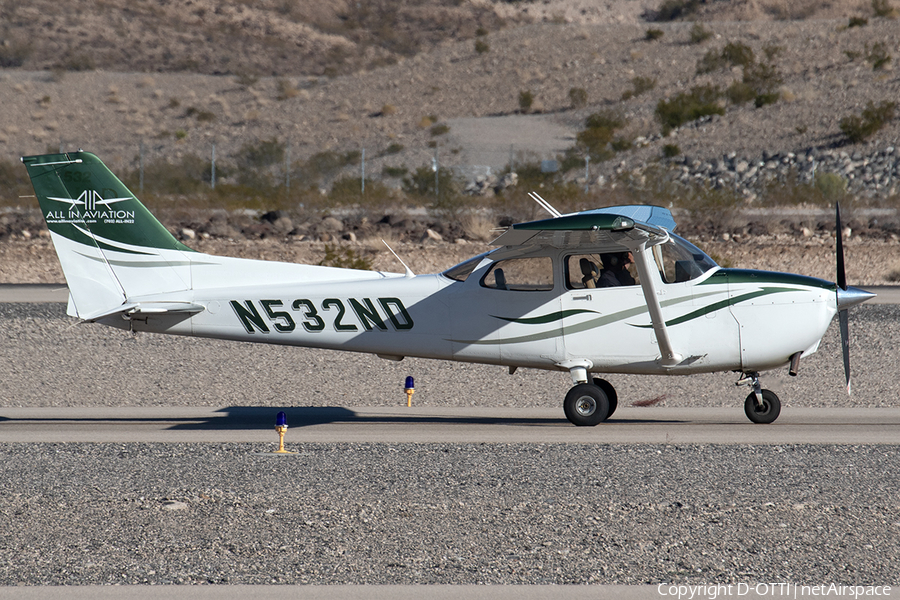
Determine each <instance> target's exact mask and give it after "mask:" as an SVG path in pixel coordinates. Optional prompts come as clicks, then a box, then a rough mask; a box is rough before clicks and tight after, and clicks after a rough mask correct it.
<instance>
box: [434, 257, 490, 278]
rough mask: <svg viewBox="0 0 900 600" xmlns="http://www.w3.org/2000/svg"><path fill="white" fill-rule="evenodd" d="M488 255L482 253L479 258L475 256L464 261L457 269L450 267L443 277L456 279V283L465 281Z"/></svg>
mask: <svg viewBox="0 0 900 600" xmlns="http://www.w3.org/2000/svg"><path fill="white" fill-rule="evenodd" d="M487 254H488V253H487V252H482V253H481V254H479V255H478V256H473V257H472V258H470V259H469V260H466V261H463V262H461V263H459V264H458V265H456V266H455V267H450V268H449V269H447V270H446V271H444V272H443V273H442V275H443V276H444V277H447V278H449V279H455V280H456V281H465V280H466V279H468V277H469V275H471V274H472V271H474V270H475V267H477V266H478V265H479V264H480V263H481V261H482V260H483V259H484V257H485V256H486V255H487Z"/></svg>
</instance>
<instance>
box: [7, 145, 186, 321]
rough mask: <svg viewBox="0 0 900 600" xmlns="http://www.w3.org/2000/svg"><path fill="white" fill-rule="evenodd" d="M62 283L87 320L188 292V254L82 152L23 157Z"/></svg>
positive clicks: (102, 167)
mask: <svg viewBox="0 0 900 600" xmlns="http://www.w3.org/2000/svg"><path fill="white" fill-rule="evenodd" d="M22 162H23V163H24V164H25V166H26V167H27V168H28V175H29V176H30V177H31V183H32V185H33V186H34V192H35V194H36V195H37V197H38V202H39V203H40V205H41V212H42V213H43V215H44V219H45V220H46V222H47V227H48V228H49V229H50V236H51V239H52V240H53V245H54V247H55V248H56V253H57V255H58V256H59V262H60V264H61V265H62V269H63V273H64V275H65V277H66V282H67V283H68V285H69V294H70V303H69V314H72V315H73V316H77V317H80V318H82V319H91V318H92V317H95V316H97V315H99V314H103V313H107V312H110V311H112V310H113V309H115V308H116V307H118V306H121V305H123V304H125V302H126V301H127V299H129V298H133V297H136V296H142V295H148V294H156V293H165V292H175V291H181V290H189V289H191V276H190V264H191V261H190V255H189V254H185V253H191V252H193V251H192V250H191V249H190V248H188V247H187V246H185V245H184V244H181V243H180V242H179V241H178V240H176V239H175V238H174V237H173V236H172V234H170V233H169V232H168V230H166V228H165V227H164V226H163V225H162V223H160V222H159V221H157V220H156V218H155V217H154V216H153V215H151V214H150V212H149V211H148V210H147V209H146V207H144V205H143V204H141V203H140V201H139V200H138V199H137V198H135V196H134V194H132V193H131V192H130V191H129V190H128V188H126V187H125V185H124V184H123V183H122V182H121V181H119V180H118V179H117V178H116V176H115V175H113V174H112V172H111V171H110V170H109V169H108V168H107V167H106V165H104V164H103V162H101V161H100V159H99V158H97V157H96V156H95V155H93V154H91V153H89V152H74V153H67V154H45V155H41V156H26V157H23V158H22Z"/></svg>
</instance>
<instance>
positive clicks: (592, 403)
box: [563, 383, 609, 427]
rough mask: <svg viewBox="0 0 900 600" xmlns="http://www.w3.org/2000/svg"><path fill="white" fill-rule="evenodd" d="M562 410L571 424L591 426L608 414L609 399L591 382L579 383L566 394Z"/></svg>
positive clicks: (604, 418)
mask: <svg viewBox="0 0 900 600" xmlns="http://www.w3.org/2000/svg"><path fill="white" fill-rule="evenodd" d="M563 410H564V411H565V413H566V418H567V419H569V421H570V422H571V423H572V424H573V425H578V426H579V427H585V426H587V427H592V426H594V425H597V424H599V423H602V422H603V421H605V420H606V417H608V416H609V400H608V399H607V397H606V393H605V392H604V391H603V390H602V389H600V388H599V387H597V386H596V385H594V384H593V383H579V384H578V385H576V386H575V387H573V388H572V389H571V390H569V393H568V394H566V399H565V402H563Z"/></svg>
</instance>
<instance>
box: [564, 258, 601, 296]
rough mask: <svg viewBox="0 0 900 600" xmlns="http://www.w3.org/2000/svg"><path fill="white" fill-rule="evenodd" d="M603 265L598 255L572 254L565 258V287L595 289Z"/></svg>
mask: <svg viewBox="0 0 900 600" xmlns="http://www.w3.org/2000/svg"><path fill="white" fill-rule="evenodd" d="M602 268H603V263H602V262H601V260H600V255H599V254H572V255H570V256H568V257H567V258H566V287H567V288H568V289H570V290H581V289H585V288H595V287H597V280H598V279H599V278H600V269H602Z"/></svg>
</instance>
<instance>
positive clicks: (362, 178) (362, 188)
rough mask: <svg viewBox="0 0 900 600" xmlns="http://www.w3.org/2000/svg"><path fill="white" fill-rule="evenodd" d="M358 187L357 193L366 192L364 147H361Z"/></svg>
mask: <svg viewBox="0 0 900 600" xmlns="http://www.w3.org/2000/svg"><path fill="white" fill-rule="evenodd" d="M359 180H360V189H359V193H360V194H363V195H365V193H366V149H365V148H363V149H362V160H361V161H360V174H359Z"/></svg>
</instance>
